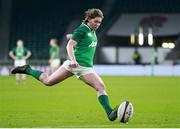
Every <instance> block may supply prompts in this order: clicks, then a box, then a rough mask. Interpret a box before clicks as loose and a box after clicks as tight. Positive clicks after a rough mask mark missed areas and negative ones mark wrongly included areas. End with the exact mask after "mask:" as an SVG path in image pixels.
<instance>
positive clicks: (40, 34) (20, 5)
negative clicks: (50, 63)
mask: <svg viewBox="0 0 180 129" xmlns="http://www.w3.org/2000/svg"><path fill="white" fill-rule="evenodd" d="M69 3H71V4H69ZM102 3H103V1H96V0H86V1H82V0H76V1H73V0H68V1H63V3H62V1H60V0H46V1H44V0H38V1H37V0H26V1H24V0H13V9H12V22H11V32H10V35H11V37H10V43H9V49H12V48H13V47H14V46H15V44H16V40H17V39H23V40H24V41H25V46H26V47H28V48H29V49H30V50H31V51H32V57H31V58H32V59H47V58H48V56H49V53H48V51H49V40H50V39H51V38H54V37H55V38H58V39H61V38H62V36H64V32H65V30H66V27H67V26H68V23H69V22H70V21H71V20H72V19H74V18H76V17H78V18H82V16H83V12H84V11H85V10H87V9H88V8H92V7H94V8H95V7H96V8H101V6H102V5H103V4H102ZM65 7H66V8H65Z"/></svg>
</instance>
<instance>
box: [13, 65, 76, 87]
mask: <svg viewBox="0 0 180 129" xmlns="http://www.w3.org/2000/svg"><path fill="white" fill-rule="evenodd" d="M11 73H12V74H16V73H24V74H27V75H31V76H33V77H34V78H36V79H37V80H40V81H41V82H42V83H44V84H45V85H47V86H52V85H54V84H57V83H59V82H61V81H63V80H65V79H66V78H68V77H70V76H72V75H73V74H72V73H71V72H69V71H67V70H66V69H65V68H64V67H63V66H61V67H60V68H58V69H57V71H56V72H54V73H53V74H52V75H50V76H48V75H47V74H46V73H44V72H42V71H39V70H34V69H32V68H31V67H30V66H29V65H24V66H19V67H15V68H14V69H13V70H12V71H11Z"/></svg>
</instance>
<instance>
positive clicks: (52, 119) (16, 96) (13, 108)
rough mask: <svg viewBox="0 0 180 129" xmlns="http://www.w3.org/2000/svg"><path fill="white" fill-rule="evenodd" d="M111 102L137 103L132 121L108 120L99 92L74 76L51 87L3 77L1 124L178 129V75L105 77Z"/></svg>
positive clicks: (0, 107)
mask: <svg viewBox="0 0 180 129" xmlns="http://www.w3.org/2000/svg"><path fill="white" fill-rule="evenodd" d="M102 78H103V80H104V81H105V84H106V87H107V91H108V94H109V98H110V102H111V105H112V106H113V107H114V106H116V105H117V104H120V103H121V102H122V101H124V100H130V101H131V102H132V103H133V106H134V116H133V118H132V119H131V121H130V122H129V123H128V124H121V123H119V122H118V121H117V120H116V121H114V122H109V121H108V119H107V118H106V115H105V113H104V111H103V109H102V107H101V106H100V104H99V102H98V100H97V96H96V92H95V90H94V89H92V88H90V87H89V86H87V85H86V84H84V83H82V82H81V81H79V80H77V79H76V78H75V77H72V78H69V79H68V80H66V81H64V82H62V83H59V84H57V85H55V86H53V87H46V86H43V85H42V84H41V83H40V82H38V81H37V80H35V79H33V78H31V77H28V78H27V80H26V84H24V85H16V83H15V77H14V76H11V77H0V127H1V128H19V127H24V128H26V127H41V128H44V127H52V128H54V127H56V128H61V127H68V128H69V127H99V128H112V127H113V128H114V127H116V128H120V127H122V128H132V127H133V128H140V127H141V128H143V127H152V128H156V127H166V128H169V127H180V78H179V77H119V76H115V77H110V76H104V77H102Z"/></svg>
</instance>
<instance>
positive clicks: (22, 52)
mask: <svg viewBox="0 0 180 129" xmlns="http://www.w3.org/2000/svg"><path fill="white" fill-rule="evenodd" d="M12 51H13V53H14V55H15V56H16V57H17V58H18V60H22V59H23V58H24V57H25V55H26V53H27V52H28V51H29V50H28V49H27V48H25V47H22V48H20V47H16V48H14V49H13V50H12Z"/></svg>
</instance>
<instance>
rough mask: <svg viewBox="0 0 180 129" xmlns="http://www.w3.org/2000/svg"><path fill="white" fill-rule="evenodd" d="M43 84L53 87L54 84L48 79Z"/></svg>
mask: <svg viewBox="0 0 180 129" xmlns="http://www.w3.org/2000/svg"><path fill="white" fill-rule="evenodd" d="M43 83H44V85H46V86H53V83H51V82H50V81H49V80H48V79H46V80H44V81H43Z"/></svg>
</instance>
